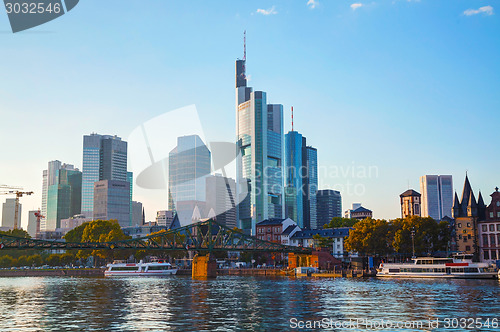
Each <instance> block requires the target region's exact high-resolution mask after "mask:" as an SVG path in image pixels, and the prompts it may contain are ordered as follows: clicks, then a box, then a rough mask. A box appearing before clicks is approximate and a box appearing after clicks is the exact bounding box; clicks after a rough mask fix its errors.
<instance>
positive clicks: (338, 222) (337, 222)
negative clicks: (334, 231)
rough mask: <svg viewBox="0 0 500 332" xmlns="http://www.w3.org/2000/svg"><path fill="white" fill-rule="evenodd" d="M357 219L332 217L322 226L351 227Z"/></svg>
mask: <svg viewBox="0 0 500 332" xmlns="http://www.w3.org/2000/svg"><path fill="white" fill-rule="evenodd" d="M358 221H359V219H353V218H341V217H334V218H332V220H331V221H330V222H329V223H328V224H325V225H323V228H339V227H353V226H354V225H356V223H358Z"/></svg>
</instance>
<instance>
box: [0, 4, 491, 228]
mask: <svg viewBox="0 0 500 332" xmlns="http://www.w3.org/2000/svg"><path fill="white" fill-rule="evenodd" d="M313 7H314V8H313ZM498 10H500V2H499V1H498V0H488V1H482V0H469V1H465V0H453V1H452V0H449V1H444V0H443V1H435V0H420V1H416V0H413V1H407V0H394V1H392V0H374V1H348V0H335V1H332V0H330V1H327V0H316V1H314V6H313V5H312V3H310V4H309V5H308V0H301V1H284V0H283V1H213V2H208V1H153V0H141V1H139V0H136V1H133V0H129V1H121V0H106V1H99V0H85V1H80V3H79V4H78V6H77V7H75V9H73V10H72V11H71V12H69V13H68V14H66V15H64V16H62V17H60V18H58V19H56V20H54V21H52V22H49V23H47V24H45V25H43V26H40V27H37V28H34V29H31V30H28V31H26V32H20V33H17V34H12V33H11V32H10V26H9V23H8V20H7V15H6V14H4V13H1V14H0V40H1V43H2V47H0V59H2V61H0V115H1V117H0V118H1V121H0V142H1V143H0V144H1V150H0V152H1V155H2V158H1V159H0V184H3V183H5V184H11V185H20V186H23V187H24V188H25V189H29V190H33V191H35V192H36V195H35V196H33V197H29V198H23V210H24V213H23V215H24V216H23V224H24V223H25V222H26V220H27V211H28V210H29V209H34V208H38V207H39V206H40V204H41V203H40V201H41V185H42V178H41V174H42V170H43V169H44V168H45V167H46V163H47V162H48V161H49V160H53V159H59V160H61V161H63V162H67V163H73V164H75V165H76V166H77V167H81V162H82V161H81V159H82V136H83V135H84V134H88V133H90V132H98V133H107V134H117V135H119V136H121V137H123V138H127V136H128V135H129V134H130V133H131V132H132V130H133V129H134V128H136V127H137V126H138V125H140V124H141V123H143V122H145V121H147V120H149V119H151V118H153V117H155V116H158V115H161V114H163V113H164V112H167V111H170V110H173V109H176V108H179V107H183V106H186V105H191V104H195V105H196V107H197V110H198V112H199V117H200V121H201V123H202V124H203V127H204V130H205V134H206V138H207V139H208V140H209V141H233V139H234V136H235V128H234V124H235V115H234V113H235V111H234V60H235V59H236V58H241V57H242V55H243V54H242V53H243V45H242V44H243V40H242V39H243V31H244V30H246V31H247V74H248V75H249V76H250V82H249V85H250V86H252V87H254V89H256V90H263V91H266V92H267V93H268V101H269V102H271V103H282V104H283V105H284V108H285V110H286V119H285V128H286V129H287V131H288V129H289V128H290V119H289V114H290V112H289V110H290V107H291V106H294V110H295V128H296V130H298V131H299V132H301V133H302V134H303V135H304V136H306V137H307V139H308V143H309V144H310V145H313V146H315V147H317V148H318V159H319V164H320V166H322V167H330V168H329V171H328V172H327V174H328V175H325V176H322V177H321V178H320V187H323V188H332V187H333V188H341V189H342V188H344V192H343V193H342V194H343V209H344V210H345V209H346V208H347V207H348V206H349V205H350V204H351V203H352V202H362V203H363V205H364V206H366V207H368V208H370V209H372V210H373V211H374V216H375V217H379V218H395V217H398V216H399V214H400V208H399V194H400V193H402V192H403V191H404V190H406V189H407V188H408V185H410V187H412V188H415V189H416V190H417V191H419V185H418V178H419V176H421V175H424V174H452V175H453V176H454V185H455V188H456V189H457V190H458V191H459V192H460V191H461V189H462V185H463V179H464V176H465V172H466V170H468V172H469V177H470V180H471V184H472V186H473V189H474V190H478V189H481V190H482V192H483V194H486V195H489V194H490V193H491V192H492V191H493V188H494V187H495V186H497V185H500V174H499V168H498V164H499V161H500V156H499V154H498V151H499V148H498V144H499V142H498V125H499V123H500V113H499V110H500V93H499V90H498V88H499V86H500V62H499V61H498V59H500V34H499V33H498V31H500V21H499V13H497V11H498ZM352 167H355V172H354V173H355V174H354V176H353V174H352V172H348V173H349V174H347V175H342V170H343V171H344V173H345V172H346V171H348V170H352ZM360 167H361V168H363V167H364V168H368V167H372V168H371V169H372V170H373V167H376V169H377V172H376V173H373V172H372V175H371V177H368V176H367V177H363V176H359V175H360V174H357V173H358V171H359V168H360ZM332 170H333V171H332ZM335 170H337V172H335ZM348 185H352V186H353V187H352V188H354V186H357V187H356V188H357V189H358V192H357V193H352V194H349V193H348V192H347V191H348V190H347V187H348ZM156 196H161V195H156ZM4 197H5V196H4ZM135 199H137V200H141V201H143V203H144V204H145V206H146V212H147V219H153V218H154V213H155V211H156V210H157V209H162V208H166V200H165V206H161V204H162V202H163V200H160V199H151V198H150V196H148V195H147V194H145V193H138V194H137V195H136V197H135ZM2 201H3V199H2ZM487 201H489V200H487Z"/></svg>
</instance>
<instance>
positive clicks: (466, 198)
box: [460, 172, 472, 212]
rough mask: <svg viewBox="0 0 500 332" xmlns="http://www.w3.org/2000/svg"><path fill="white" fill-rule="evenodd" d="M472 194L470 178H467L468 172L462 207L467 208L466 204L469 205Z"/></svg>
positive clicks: (461, 201) (461, 202)
mask: <svg viewBox="0 0 500 332" xmlns="http://www.w3.org/2000/svg"><path fill="white" fill-rule="evenodd" d="M471 192H472V188H471V185H470V182H469V177H468V176H467V172H466V173H465V182H464V190H463V191H462V199H461V200H460V204H461V205H462V207H465V206H467V205H466V204H468V203H469V200H470V195H471ZM464 212H465V211H464Z"/></svg>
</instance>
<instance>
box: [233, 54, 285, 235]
mask: <svg viewBox="0 0 500 332" xmlns="http://www.w3.org/2000/svg"><path fill="white" fill-rule="evenodd" d="M245 63H246V60H245V59H243V60H237V61H236V140H237V149H238V154H239V155H241V159H240V160H238V162H237V166H236V167H237V172H236V177H237V178H236V186H237V189H236V190H237V195H238V201H239V202H240V204H239V206H238V209H237V219H238V227H239V228H241V229H243V230H244V231H245V232H246V233H252V234H255V225H256V223H257V222H259V221H262V220H264V219H269V218H282V216H283V214H284V186H283V178H284V176H283V158H284V152H283V151H284V149H283V140H284V139H283V106H282V105H271V104H267V95H266V93H265V92H263V91H254V92H253V91H252V88H250V87H247V80H246V76H245Z"/></svg>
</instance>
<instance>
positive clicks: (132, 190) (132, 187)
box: [127, 172, 142, 225]
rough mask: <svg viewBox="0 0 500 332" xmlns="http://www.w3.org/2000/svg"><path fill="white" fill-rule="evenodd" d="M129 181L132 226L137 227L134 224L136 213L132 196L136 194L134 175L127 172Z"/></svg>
mask: <svg viewBox="0 0 500 332" xmlns="http://www.w3.org/2000/svg"><path fill="white" fill-rule="evenodd" d="M127 181H128V183H129V184H130V225H135V223H134V222H133V218H134V217H133V215H134V211H133V204H132V194H133V192H134V173H132V172H127ZM141 207H142V203H141Z"/></svg>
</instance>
